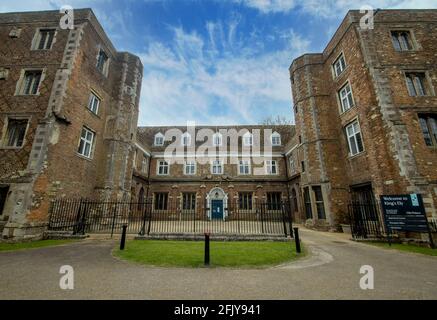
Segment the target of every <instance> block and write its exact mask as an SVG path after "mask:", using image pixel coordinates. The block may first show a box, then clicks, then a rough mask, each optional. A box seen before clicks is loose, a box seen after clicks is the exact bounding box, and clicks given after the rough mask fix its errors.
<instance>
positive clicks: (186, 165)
mask: <svg viewBox="0 0 437 320" xmlns="http://www.w3.org/2000/svg"><path fill="white" fill-rule="evenodd" d="M188 163H190V164H194V172H193V173H187V167H188ZM196 174H197V162H196V161H193V160H190V161H185V162H184V175H185V176H195V175H196Z"/></svg>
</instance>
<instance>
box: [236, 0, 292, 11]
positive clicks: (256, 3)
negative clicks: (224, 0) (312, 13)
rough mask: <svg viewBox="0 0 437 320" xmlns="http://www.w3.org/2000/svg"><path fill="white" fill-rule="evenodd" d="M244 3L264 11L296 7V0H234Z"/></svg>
mask: <svg viewBox="0 0 437 320" xmlns="http://www.w3.org/2000/svg"><path fill="white" fill-rule="evenodd" d="M232 1H234V2H237V3H241V4H244V5H246V6H248V7H250V8H255V9H258V10H259V11H261V12H262V13H270V12H288V11H290V10H292V9H294V8H295V6H296V1H295V0H232Z"/></svg>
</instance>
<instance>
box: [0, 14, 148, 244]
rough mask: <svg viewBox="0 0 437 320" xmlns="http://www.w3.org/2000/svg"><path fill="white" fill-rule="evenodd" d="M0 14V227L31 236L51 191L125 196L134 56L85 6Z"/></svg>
mask: <svg viewBox="0 0 437 320" xmlns="http://www.w3.org/2000/svg"><path fill="white" fill-rule="evenodd" d="M74 13H75V21H74V24H75V26H74V29H72V30H69V29H66V30H64V29H61V28H60V19H61V14H60V13H59V12H57V11H47V12H30V13H6V14H0V130H1V131H0V233H2V234H3V238H26V237H29V238H31V237H32V236H33V235H36V236H40V235H41V233H42V230H44V229H45V227H46V224H47V214H48V207H49V201H50V199H52V198H54V197H100V198H108V197H117V198H120V197H128V196H130V191H131V190H130V186H131V181H132V177H133V167H132V163H133V161H132V159H133V156H134V152H135V149H136V147H135V141H136V133H137V121H138V103H139V96H140V88H141V78H142V64H141V62H140V60H139V59H138V58H137V57H136V56H134V55H132V54H129V53H125V52H117V51H116V49H115V48H114V46H113V45H112V43H111V41H110V40H109V39H108V37H107V36H106V34H105V32H104V31H103V29H102V27H101V25H100V24H99V22H98V21H97V19H96V17H95V16H94V14H93V12H92V11H91V10H90V9H82V10H75V12H74Z"/></svg>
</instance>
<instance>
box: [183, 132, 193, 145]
mask: <svg viewBox="0 0 437 320" xmlns="http://www.w3.org/2000/svg"><path fill="white" fill-rule="evenodd" d="M181 143H182V145H183V146H186V147H187V146H190V145H191V135H190V134H189V133H188V132H186V133H184V134H183V135H182V141H181Z"/></svg>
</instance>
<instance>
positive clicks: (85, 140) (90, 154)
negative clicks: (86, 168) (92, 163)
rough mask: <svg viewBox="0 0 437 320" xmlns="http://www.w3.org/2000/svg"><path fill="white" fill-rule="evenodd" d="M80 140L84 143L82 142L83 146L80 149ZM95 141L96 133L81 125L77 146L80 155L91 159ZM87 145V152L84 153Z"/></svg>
mask: <svg viewBox="0 0 437 320" xmlns="http://www.w3.org/2000/svg"><path fill="white" fill-rule="evenodd" d="M84 132H85V137H83V133H84ZM88 133H90V134H91V140H90V139H88ZM82 141H83V143H84V144H83V148H82V150H81V142H82ZM95 141H96V133H95V132H94V131H93V130H92V129H90V128H88V127H86V126H83V127H82V130H81V132H80V138H79V146H78V148H77V153H78V154H79V155H80V156H82V157H85V158H88V159H92V158H93V153H94V145H95ZM87 145H89V152H88V153H85V150H86V146H87Z"/></svg>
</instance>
